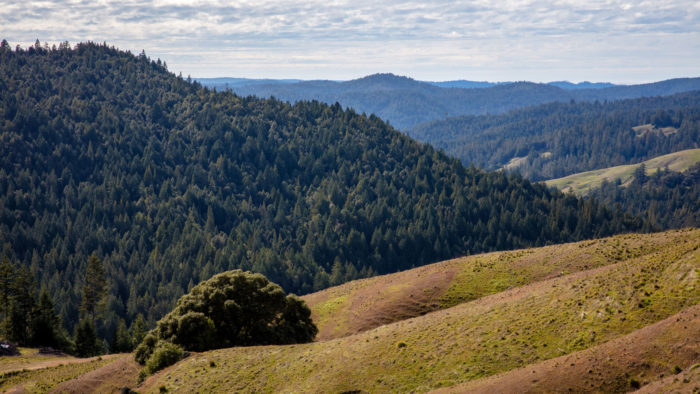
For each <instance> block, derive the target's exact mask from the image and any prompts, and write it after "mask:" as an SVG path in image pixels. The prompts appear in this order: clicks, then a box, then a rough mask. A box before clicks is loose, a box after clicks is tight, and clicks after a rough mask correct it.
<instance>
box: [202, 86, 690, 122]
mask: <svg viewBox="0 0 700 394" xmlns="http://www.w3.org/2000/svg"><path fill="white" fill-rule="evenodd" d="M197 81H199V82H200V83H201V84H202V85H204V86H208V87H210V88H214V89H218V90H225V89H230V90H232V91H233V92H234V93H236V94H237V95H239V96H257V97H260V98H267V97H273V96H274V97H276V98H278V99H280V100H283V101H289V102H297V101H310V100H317V101H320V102H324V103H327V104H334V103H336V102H337V103H339V104H340V105H342V106H343V107H345V108H353V109H354V110H356V111H357V112H360V113H366V114H375V115H377V116H379V117H380V118H382V119H384V120H386V121H388V122H389V123H391V124H392V125H393V126H394V127H396V128H398V129H400V130H403V131H406V132H410V130H411V129H413V128H415V127H416V126H418V125H420V124H422V123H425V122H431V121H435V120H441V119H445V118H448V117H455V116H463V115H482V114H496V113H502V112H507V111H510V110H513V109H516V108H522V107H527V106H532V105H538V104H544V103H550V102H569V101H571V100H574V101H596V100H599V101H606V100H607V101H612V100H622V99H631V98H639V97H653V96H668V95H671V94H676V93H682V92H687V91H692V90H700V78H678V79H669V80H666V81H661V82H654V83H647V84H640V85H615V84H612V83H609V82H580V83H572V82H568V81H556V82H549V83H535V82H527V81H520V82H478V81H468V80H459V81H445V82H425V81H417V80H415V79H412V78H408V77H403V76H397V75H394V74H389V73H385V74H373V75H368V76H366V77H363V78H358V79H353V80H350V81H329V80H310V81H302V80H295V79H284V80H275V79H245V78H200V79H197Z"/></svg>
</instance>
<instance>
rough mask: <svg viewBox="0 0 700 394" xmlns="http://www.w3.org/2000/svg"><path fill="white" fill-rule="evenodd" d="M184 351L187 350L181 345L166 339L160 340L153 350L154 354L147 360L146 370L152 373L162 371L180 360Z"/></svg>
mask: <svg viewBox="0 0 700 394" xmlns="http://www.w3.org/2000/svg"><path fill="white" fill-rule="evenodd" d="M184 353H185V351H184V350H182V348H181V347H180V346H177V345H175V344H172V343H170V342H166V341H159V342H158V344H157V345H156V347H155V349H154V350H153V354H151V357H149V358H148V361H146V370H147V371H148V373H150V374H153V373H155V372H156V371H160V370H161V369H163V368H165V367H168V366H171V365H173V364H175V363H176V362H178V361H180V360H181V359H182V355H183V354H184Z"/></svg>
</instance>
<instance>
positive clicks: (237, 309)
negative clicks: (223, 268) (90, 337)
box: [136, 270, 318, 364]
mask: <svg viewBox="0 0 700 394" xmlns="http://www.w3.org/2000/svg"><path fill="white" fill-rule="evenodd" d="M317 332H318V330H317V328H316V326H315V325H314V323H313V322H312V321H311V311H310V310H309V308H308V307H307V306H306V304H305V303H304V302H303V301H302V300H301V299H300V298H298V297H296V296H295V295H285V293H284V291H283V290H282V288H281V287H279V286H278V285H276V284H274V283H271V282H270V281H269V280H268V279H267V278H265V277H264V276H263V275H261V274H253V273H250V272H243V271H241V270H234V271H228V272H224V273H221V274H218V275H215V276H214V277H213V278H211V279H209V280H206V281H204V282H202V283H200V284H198V285H197V286H195V287H194V288H193V289H192V290H191V291H190V292H189V293H188V294H185V295H184V296H182V297H181V298H180V299H179V300H178V301H177V306H176V307H175V309H174V310H173V311H172V312H170V313H168V314H167V315H165V317H163V318H162V319H161V320H160V321H159V322H158V324H157V326H156V328H155V329H154V330H152V331H151V332H150V333H149V334H148V335H147V336H146V338H144V340H143V342H142V343H141V344H140V345H139V346H138V348H137V350H136V354H137V356H136V358H137V360H138V361H139V362H140V363H142V364H143V363H145V362H146V360H147V359H148V358H149V357H150V355H151V354H152V352H153V350H154V349H155V344H156V343H158V341H167V342H171V343H174V344H176V345H179V346H180V347H182V348H183V349H185V350H194V351H203V350H209V349H215V348H225V347H232V346H242V345H270V344H288V343H302V342H309V341H311V340H313V338H314V337H315V336H316V333H317Z"/></svg>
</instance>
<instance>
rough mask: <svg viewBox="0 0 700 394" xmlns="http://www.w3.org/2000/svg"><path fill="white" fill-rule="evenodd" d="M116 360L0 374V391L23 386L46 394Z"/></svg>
mask: <svg viewBox="0 0 700 394" xmlns="http://www.w3.org/2000/svg"><path fill="white" fill-rule="evenodd" d="M113 361H114V360H113V359H112V358H103V359H95V360H94V361H89V362H77V363H75V362H74V363H68V364H62V365H58V366H55V367H49V368H42V369H36V370H17V371H9V372H5V373H2V374H0V391H4V390H7V389H9V388H10V387H14V386H21V387H22V389H23V390H24V391H25V392H27V393H45V392H47V391H49V390H51V389H52V388H54V387H56V386H57V385H59V384H60V383H63V382H65V381H67V380H70V379H73V378H75V377H78V376H80V375H84V374H86V373H88V372H91V371H94V370H95V369H97V368H100V367H102V366H104V365H107V364H109V363H111V362H113Z"/></svg>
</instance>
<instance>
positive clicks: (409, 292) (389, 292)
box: [302, 233, 687, 340]
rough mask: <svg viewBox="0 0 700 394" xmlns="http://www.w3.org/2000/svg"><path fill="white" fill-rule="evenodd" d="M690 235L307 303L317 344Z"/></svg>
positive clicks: (556, 249)
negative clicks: (316, 335) (317, 329)
mask: <svg viewBox="0 0 700 394" xmlns="http://www.w3.org/2000/svg"><path fill="white" fill-rule="evenodd" d="M686 237H687V235H686V234H685V233H656V234H648V235H644V236H640V235H623V236H616V237H613V238H609V239H605V240H596V241H583V242H577V243H572V244H563V245H555V246H547V247H543V248H536V249H524V250H517V251H507V252H494V253H488V254H481V255H475V256H469V257H462V258H458V259H453V260H448V261H444V262H440V263H435V264H430V265H427V266H424V267H420V268H416V269H412V270H408V271H403V272H399V273H395V274H390V275H383V276H379V277H374V278H368V279H361V280H356V281H352V282H349V283H346V284H343V285H341V286H336V287H332V288H329V289H326V290H322V291H319V292H316V293H312V294H308V295H306V296H304V297H302V298H303V299H304V300H305V301H306V303H307V305H309V307H310V308H311V310H312V318H313V320H314V322H315V323H316V325H317V326H318V328H319V334H318V339H320V340H326V339H333V338H340V337H343V336H347V335H350V334H354V333H357V332H361V331H365V330H368V329H371V328H374V327H378V326H380V325H383V324H387V323H392V322H395V321H399V320H403V319H406V318H410V317H416V316H420V315H423V314H426V313H428V312H431V311H435V310H439V309H446V308H449V307H452V306H455V305H458V304H460V303H463V302H467V301H472V300H475V299H477V298H480V297H483V296H486V295H489V294H494V293H498V292H501V291H504V290H507V289H509V288H513V287H516V286H523V285H526V284H530V283H534V282H538V281H542V280H547V279H552V278H555V277H560V276H563V275H568V274H571V273H575V272H579V271H585V270H588V269H593V268H597V267H602V266H606V265H609V264H614V263H618V262H620V261H621V260H626V259H630V258H633V257H641V256H645V255H648V254H650V253H654V252H656V251H658V250H661V249H667V248H669V247H672V245H674V244H675V243H676V242H680V241H682V240H684V239H685V238H686Z"/></svg>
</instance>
